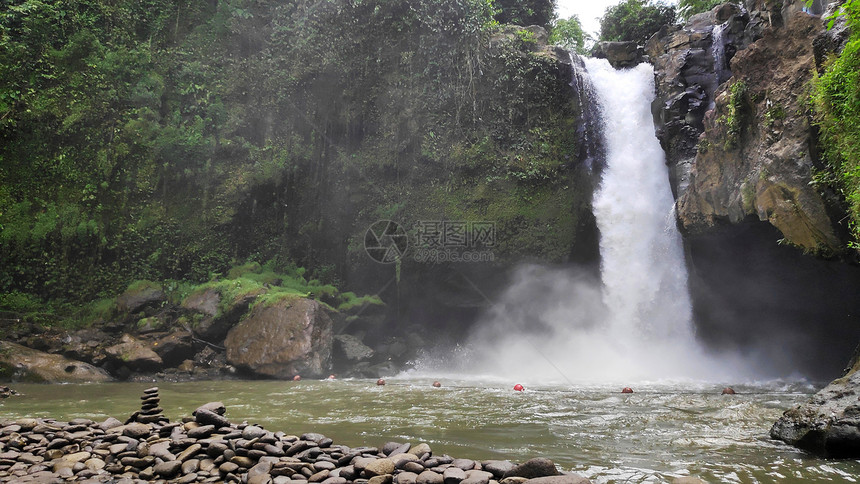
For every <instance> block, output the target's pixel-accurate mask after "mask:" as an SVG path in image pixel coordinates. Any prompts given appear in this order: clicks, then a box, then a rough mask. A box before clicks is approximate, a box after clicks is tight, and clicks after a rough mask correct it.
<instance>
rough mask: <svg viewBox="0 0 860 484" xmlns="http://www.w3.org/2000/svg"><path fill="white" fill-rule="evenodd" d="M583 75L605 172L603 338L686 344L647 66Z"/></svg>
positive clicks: (683, 299) (681, 270)
mask: <svg viewBox="0 0 860 484" xmlns="http://www.w3.org/2000/svg"><path fill="white" fill-rule="evenodd" d="M585 62H586V67H587V69H588V72H589V75H590V76H591V80H592V83H593V85H594V86H595V91H596V94H597V100H598V104H599V105H600V106H601V108H602V119H603V128H604V129H603V132H604V138H605V143H606V148H605V150H606V168H605V169H604V172H603V177H602V180H601V184H600V187H599V189H598V191H597V193H595V195H594V202H593V204H594V215H595V218H596V219H597V225H598V227H599V229H600V254H601V278H602V282H603V299H604V301H605V303H606V307H607V311H608V319H607V324H608V327H607V330H608V331H609V332H610V333H612V334H614V335H615V337H616V338H619V339H621V338H624V337H625V335H627V336H626V339H629V338H630V336H629V335H632V336H633V337H634V338H635V339H636V341H637V342H640V343H641V342H642V341H643V340H650V339H654V338H657V339H660V340H661V341H665V340H667V339H674V340H677V341H676V343H678V342H681V343H692V342H693V331H692V323H691V321H692V309H691V308H692V305H691V303H690V297H689V294H688V291H687V269H686V266H685V261H684V253H683V249H682V243H681V236H680V234H679V233H678V230H677V228H676V226H675V217H674V212H673V208H674V198H673V197H672V191H671V188H670V186H669V174H668V169H667V167H666V161H665V155H664V153H663V149H662V147H661V146H660V143H659V141H658V140H657V138H656V137H655V135H654V124H653V121H652V117H651V101H653V99H654V96H655V87H654V72H653V69H652V68H651V66H650V65H648V64H640V65H639V66H637V67H635V68H633V69H627V70H615V69H613V68H612V67H610V66H609V63H608V62H607V61H605V60H602V59H587V60H586V61H585Z"/></svg>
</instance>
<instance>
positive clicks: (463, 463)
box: [451, 459, 475, 471]
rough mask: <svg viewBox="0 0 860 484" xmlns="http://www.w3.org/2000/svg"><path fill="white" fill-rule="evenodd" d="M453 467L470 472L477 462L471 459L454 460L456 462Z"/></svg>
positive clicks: (452, 463)
mask: <svg viewBox="0 0 860 484" xmlns="http://www.w3.org/2000/svg"><path fill="white" fill-rule="evenodd" d="M451 465H452V466H454V467H459V468H460V469H463V470H464V471H469V470H472V469H474V468H475V461H473V460H471V459H454V462H451Z"/></svg>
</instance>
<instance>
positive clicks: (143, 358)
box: [105, 334, 163, 371]
mask: <svg viewBox="0 0 860 484" xmlns="http://www.w3.org/2000/svg"><path fill="white" fill-rule="evenodd" d="M105 353H107V354H108V355H110V356H111V357H113V358H114V359H116V360H118V361H119V362H121V363H122V364H124V365H126V366H128V367H129V368H130V369H132V370H137V371H151V370H157V369H159V368H161V367H162V366H163V362H162V360H161V357H160V356H158V353H156V352H155V351H153V350H152V349H151V348H150V347H149V345H147V344H146V343H144V342H142V341H140V340H138V339H137V338H135V337H134V336H132V335H130V334H124V335H122V339H120V342H119V343H118V344H115V345H113V346H110V347H108V348H105Z"/></svg>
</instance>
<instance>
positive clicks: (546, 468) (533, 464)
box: [505, 457, 559, 479]
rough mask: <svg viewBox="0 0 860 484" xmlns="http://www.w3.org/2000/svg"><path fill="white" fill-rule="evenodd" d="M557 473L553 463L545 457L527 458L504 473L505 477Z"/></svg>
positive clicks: (529, 477) (526, 476) (528, 477)
mask: <svg viewBox="0 0 860 484" xmlns="http://www.w3.org/2000/svg"><path fill="white" fill-rule="evenodd" d="M557 475H559V472H558V469H556V467H555V463H553V461H551V460H549V459H547V458H545V457H536V458H534V459H529V460H527V461H526V462H523V463H522V464H520V465H518V466H515V467H514V468H513V469H511V470H510V471H508V472H506V473H505V477H525V478H526V479H534V478H535V477H546V476H557Z"/></svg>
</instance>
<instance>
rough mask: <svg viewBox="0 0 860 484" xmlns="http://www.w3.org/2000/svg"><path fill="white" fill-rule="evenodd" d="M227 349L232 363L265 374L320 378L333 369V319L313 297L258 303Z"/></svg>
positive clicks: (232, 335) (231, 336)
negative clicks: (331, 367)
mask: <svg viewBox="0 0 860 484" xmlns="http://www.w3.org/2000/svg"><path fill="white" fill-rule="evenodd" d="M224 346H225V347H226V348H227V361H228V362H230V363H231V364H233V365H235V366H237V367H240V368H243V369H247V370H250V371H252V372H254V373H256V374H258V375H261V376H268V377H273V378H283V379H286V378H292V377H293V376H294V375H302V376H311V377H320V376H323V374H328V371H329V370H330V366H331V347H332V321H331V318H329V316H328V314H326V312H325V311H324V310H323V308H322V306H321V305H320V303H319V302H317V301H314V300H311V299H305V298H300V297H283V298H281V299H279V300H276V301H274V302H270V303H267V302H258V303H257V304H256V306H255V307H254V308H253V309H252V310H251V313H250V314H249V315H248V317H247V318H245V319H244V320H243V321H242V322H240V323H239V324H238V325H237V326H236V327H234V328H233V329H231V330H230V332H229V333H228V334H227V339H226V340H225V341H224Z"/></svg>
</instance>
